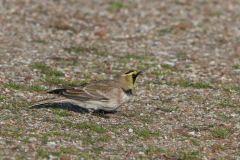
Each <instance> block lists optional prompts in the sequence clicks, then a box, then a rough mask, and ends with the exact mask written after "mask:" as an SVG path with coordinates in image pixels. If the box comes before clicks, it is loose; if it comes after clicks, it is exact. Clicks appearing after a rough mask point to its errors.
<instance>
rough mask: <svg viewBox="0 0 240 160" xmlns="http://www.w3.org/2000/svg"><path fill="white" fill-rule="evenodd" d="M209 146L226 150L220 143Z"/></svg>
mask: <svg viewBox="0 0 240 160" xmlns="http://www.w3.org/2000/svg"><path fill="white" fill-rule="evenodd" d="M211 147H212V149H214V150H221V151H224V150H226V148H225V147H224V146H223V145H221V144H214V145H212V146H211Z"/></svg>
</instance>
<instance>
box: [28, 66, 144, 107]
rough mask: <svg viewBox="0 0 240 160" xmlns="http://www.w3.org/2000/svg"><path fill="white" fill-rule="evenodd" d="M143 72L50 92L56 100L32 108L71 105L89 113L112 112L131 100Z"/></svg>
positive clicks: (129, 73)
mask: <svg viewBox="0 0 240 160" xmlns="http://www.w3.org/2000/svg"><path fill="white" fill-rule="evenodd" d="M142 73H143V72H142V71H138V70H134V69H127V70H123V71H121V72H119V73H118V74H117V75H116V76H115V77H114V78H113V79H112V80H100V81H92V82H88V83H84V84H81V85H75V86H69V87H66V88H62V89H54V90H50V91H48V92H47V93H48V94H54V95H58V97H57V98H54V99H47V100H42V101H39V102H37V103H35V104H33V105H31V106H30V107H32V106H38V105H43V104H49V103H71V104H73V105H77V106H79V107H81V108H85V109H87V110H89V111H90V112H94V111H99V110H101V111H107V112H114V111H116V110H117V109H118V108H119V107H120V106H122V105H123V104H125V103H126V102H128V101H129V100H130V99H131V96H132V95H133V93H132V90H133V87H134V84H135V82H136V81H137V78H138V76H139V75H141V74H142Z"/></svg>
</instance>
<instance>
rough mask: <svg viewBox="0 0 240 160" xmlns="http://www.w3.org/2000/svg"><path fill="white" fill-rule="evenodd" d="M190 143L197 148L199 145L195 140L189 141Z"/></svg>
mask: <svg viewBox="0 0 240 160" xmlns="http://www.w3.org/2000/svg"><path fill="white" fill-rule="evenodd" d="M190 142H192V144H193V145H194V146H198V145H199V143H198V141H197V140H196V139H190Z"/></svg>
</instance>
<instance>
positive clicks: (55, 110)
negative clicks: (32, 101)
mask: <svg viewBox="0 0 240 160" xmlns="http://www.w3.org/2000/svg"><path fill="white" fill-rule="evenodd" d="M51 110H52V113H53V114H55V115H59V116H61V117H66V116H71V114H70V113H69V112H68V111H67V110H62V109H59V108H52V109H51Z"/></svg>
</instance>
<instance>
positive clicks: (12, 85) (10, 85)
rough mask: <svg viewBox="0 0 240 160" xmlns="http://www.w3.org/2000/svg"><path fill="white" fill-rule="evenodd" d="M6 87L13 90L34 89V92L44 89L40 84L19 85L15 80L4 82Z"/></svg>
mask: <svg viewBox="0 0 240 160" xmlns="http://www.w3.org/2000/svg"><path fill="white" fill-rule="evenodd" d="M4 86H5V87H6V88H12V89H15V90H24V91H36V92H40V91H46V89H45V88H43V87H41V86H40V85H28V86H24V85H20V84H17V83H15V82H12V81H9V82H8V83H6V84H5V85H4Z"/></svg>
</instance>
